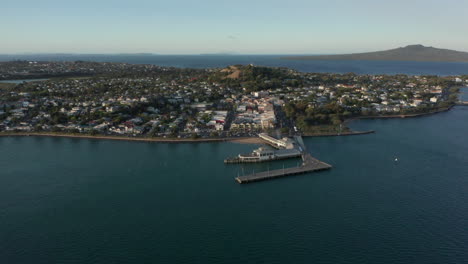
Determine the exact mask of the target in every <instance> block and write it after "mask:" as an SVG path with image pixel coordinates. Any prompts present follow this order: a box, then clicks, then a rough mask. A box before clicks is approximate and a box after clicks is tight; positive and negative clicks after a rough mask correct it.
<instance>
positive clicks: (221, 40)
mask: <svg viewBox="0 0 468 264" xmlns="http://www.w3.org/2000/svg"><path fill="white" fill-rule="evenodd" d="M465 10H468V2H464V1H460V0H448V1H444V2H441V1H435V0H429V1H421V0H415V1H411V2H407V1H403V0H396V1H392V2H382V1H371V0H357V1H352V2H351V1H343V0H334V1H325V0H318V1H313V2H311V1H305V0H292V1H288V2H287V3H285V2H284V1H279V0H270V1H266V0H259V1H255V2H253V1H247V0H239V1H237V2H232V1H229V2H228V1H221V0H218V1H214V0H206V1H203V2H196V3H195V2H193V1H188V0H174V1H149V0H136V1H133V2H126V1H122V0H118V1H110V0H104V1H99V2H96V1H91V0H83V1H79V2H69V1H58V0H44V1H40V2H38V1H32V0H21V1H18V0H16V1H12V0H6V1H5V3H2V11H3V12H2V16H1V17H0V23H2V24H3V25H7V27H5V28H4V29H3V31H2V32H3V36H5V37H4V38H3V41H2V43H0V54H5V55H9V54H14V55H19V54H23V53H28V54H42V53H47V54H51V53H53V54H56V53H63V54H118V53H127V54H128V53H132V54H133V53H154V54H158V55H199V54H206V53H236V54H239V55H289V54H300V55H302V54H317V55H319V54H344V53H359V52H368V51H380V50H387V49H393V48H397V47H404V46H407V45H412V44H422V45H424V46H432V47H437V48H443V49H452V50H459V51H468V36H466V34H463V32H464V31H465V29H466V27H467V26H468V22H466V20H465V19H464V15H465Z"/></svg>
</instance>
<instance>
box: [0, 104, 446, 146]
mask: <svg viewBox="0 0 468 264" xmlns="http://www.w3.org/2000/svg"><path fill="white" fill-rule="evenodd" d="M454 106H455V105H453V106H450V107H447V108H444V109H439V110H435V111H431V112H427V113H418V114H405V115H381V116H358V117H352V118H349V119H346V120H345V121H344V122H343V124H344V125H347V124H348V123H349V122H352V121H355V120H359V119H393V118H415V117H423V116H428V115H433V114H438V113H442V112H447V111H450V110H451V109H452V108H453V107H454ZM373 133H376V131H375V130H369V131H348V132H342V133H318V134H307V133H305V134H304V135H303V137H340V136H355V135H367V134H373ZM1 137H56V138H79V139H97V140H114V141H133V142H155V143H172V144H176V143H210V142H232V143H238V144H264V143H265V142H264V141H263V140H262V139H261V138H258V137H238V138H200V139H189V138H183V139H178V138H149V137H122V136H107V135H96V136H91V135H77V134H66V133H49V132H46V133H41V132H0V138H1Z"/></svg>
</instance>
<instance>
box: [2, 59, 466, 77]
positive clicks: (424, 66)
mask: <svg viewBox="0 0 468 264" xmlns="http://www.w3.org/2000/svg"><path fill="white" fill-rule="evenodd" d="M284 56H287V55H0V61H10V60H39V61H63V60H64V61H77V60H84V61H98V62H127V63H139V64H155V65H160V66H168V67H179V68H217V67H226V66H229V65H234V64H243V65H247V64H254V65H260V66H271V67H288V68H291V69H295V70H298V71H302V72H320V73H324V72H325V73H350V72H353V73H356V74H410V75H442V76H446V75H462V74H468V63H460V62H405V61H304V60H285V59H281V58H282V57H284Z"/></svg>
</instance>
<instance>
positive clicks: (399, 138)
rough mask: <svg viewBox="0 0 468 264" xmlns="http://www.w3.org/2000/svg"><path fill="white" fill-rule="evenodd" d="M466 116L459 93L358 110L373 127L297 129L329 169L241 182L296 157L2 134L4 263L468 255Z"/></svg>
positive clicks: (446, 258)
mask: <svg viewBox="0 0 468 264" xmlns="http://www.w3.org/2000/svg"><path fill="white" fill-rule="evenodd" d="M465 93H468V91H467V90H466V89H465ZM467 121H468V107H463V106H460V107H455V108H453V109H452V110H451V111H449V112H444V113H440V114H436V115H431V116H426V117H420V118H413V119H392V120H359V121H355V122H354V123H352V124H351V126H352V127H353V128H354V129H357V130H369V129H374V130H376V131H377V133H375V134H371V135H362V136H349V137H323V138H307V139H306V140H305V142H306V145H307V147H308V148H309V150H310V152H311V153H312V154H313V155H314V156H316V157H317V158H319V159H321V160H323V161H325V162H328V163H330V164H332V165H333V166H334V167H333V169H332V170H329V171H324V172H318V173H312V174H307V175H301V176H294V177H287V178H282V179H277V180H272V181H265V182H259V183H253V184H248V185H239V184H238V183H237V182H235V181H234V177H236V176H237V175H238V174H242V173H250V172H252V171H258V170H266V169H273V168H281V167H282V166H283V165H284V166H294V165H296V164H297V163H298V162H299V160H289V161H284V162H283V161H278V162H275V163H270V164H255V165H225V164H224V163H223V159H224V158H225V157H228V156H233V155H236V154H238V153H240V152H250V151H251V150H252V149H253V148H255V147H256V146H255V145H243V144H236V143H199V144H163V143H141V142H115V141H105V140H87V139H65V138H36V137H23V138H11V137H9V138H0V263H8V264H16V263H35V264H41V263H44V264H45V263H47V264H49V263H61V264H68V263H203V264H206V263H245V264H247V263H330V264H338V263H392V264H393V263H422V264H427V263H444V264H446V263H468V228H467V227H468V136H467V135H468V122H467ZM395 158H398V162H395Z"/></svg>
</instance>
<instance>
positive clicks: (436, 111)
mask: <svg viewBox="0 0 468 264" xmlns="http://www.w3.org/2000/svg"><path fill="white" fill-rule="evenodd" d="M453 107H454V105H453V106H449V107H447V108H443V109H438V110H434V111H430V112H427V113H418V114H401V115H376V116H357V117H352V118H349V119H346V120H345V121H344V122H343V124H347V123H348V122H351V121H353V120H358V119H389V118H413V117H422V116H428V115H434V114H438V113H443V112H447V111H450V110H451V109H452V108H453Z"/></svg>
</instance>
